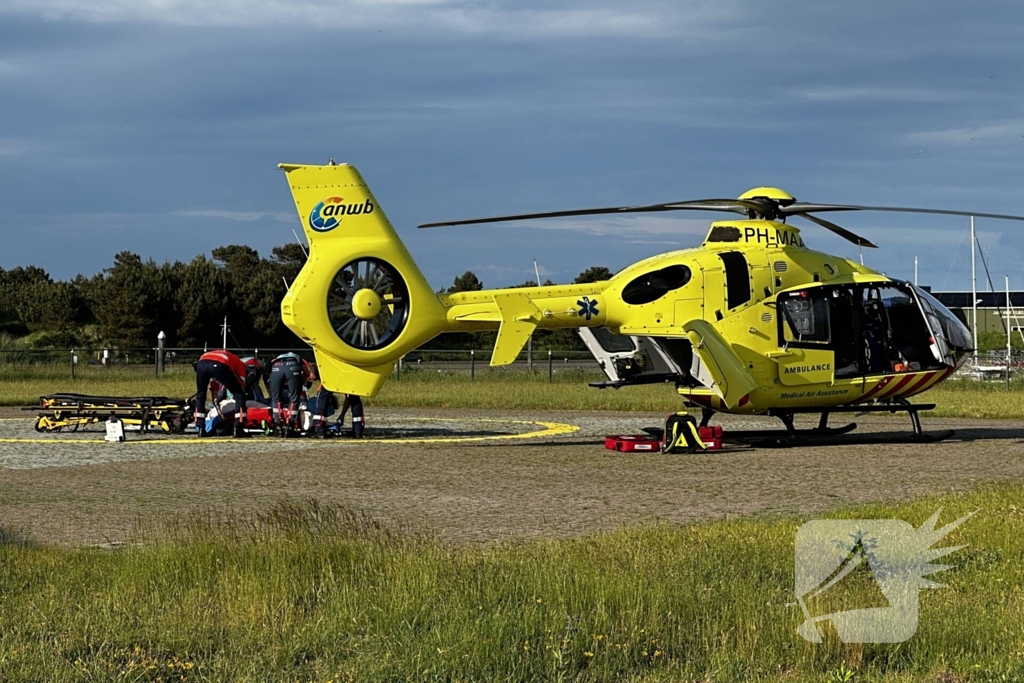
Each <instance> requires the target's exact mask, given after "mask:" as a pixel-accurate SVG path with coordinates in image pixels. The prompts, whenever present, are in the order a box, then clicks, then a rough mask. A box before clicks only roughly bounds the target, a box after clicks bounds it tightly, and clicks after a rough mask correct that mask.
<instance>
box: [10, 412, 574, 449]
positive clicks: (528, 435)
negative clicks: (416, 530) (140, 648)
mask: <svg viewBox="0 0 1024 683" xmlns="http://www.w3.org/2000/svg"><path fill="white" fill-rule="evenodd" d="M7 419H15V420H16V419H24V418H7ZM404 419H406V420H409V421H417V422H483V423H489V424H515V425H535V426H537V427H540V428H541V429H535V430H534V431H532V432H521V433H518V434H495V435H494V436H422V437H408V438H405V437H400V438H397V439H387V438H382V439H373V438H370V439H358V440H348V439H346V440H345V441H341V442H340V443H346V444H364V443H381V444H393V443H469V442H473V441H507V440H510V439H542V438H545V437H549V436H563V435H565V434H572V433H574V432H578V431H579V430H580V428H579V427H578V426H576V425H571V424H565V423H563V422H541V421H538V420H498V419H487V418H472V417H462V418H448V417H407V418H404ZM69 433H70V434H74V432H69ZM128 433H129V434H131V433H132V432H128ZM54 434H56V432H54ZM257 438H258V437H257ZM332 442H333V443H339V442H338V441H332ZM0 443H50V444H72V443H74V444H79V443H86V444H95V443H105V441H104V439H66V440H56V439H52V438H51V439H44V438H17V437H15V438H0ZM124 443H133V444H136V443H137V444H142V443H146V444H150V443H152V444H160V443H166V444H182V443H189V444H199V443H220V444H223V443H236V444H239V445H244V444H246V443H248V442H247V441H245V440H244V439H239V440H232V439H222V438H216V437H214V438H211V439H210V440H203V439H200V438H198V437H195V436H193V437H191V438H180V437H179V438H173V439H147V438H140V439H131V438H129V439H127V440H126V441H125V442H124ZM315 443H321V442H319V441H318V442H315Z"/></svg>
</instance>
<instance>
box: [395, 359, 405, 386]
mask: <svg viewBox="0 0 1024 683" xmlns="http://www.w3.org/2000/svg"><path fill="white" fill-rule="evenodd" d="M403 358H404V356H403ZM395 369H396V370H398V374H397V375H396V376H395V380H396V381H398V382H401V381H402V358H399V359H398V365H396V366H395Z"/></svg>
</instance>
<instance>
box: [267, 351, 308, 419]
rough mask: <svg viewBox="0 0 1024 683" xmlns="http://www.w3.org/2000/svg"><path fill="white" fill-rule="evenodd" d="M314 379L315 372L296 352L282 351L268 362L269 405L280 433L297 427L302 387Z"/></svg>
mask: <svg viewBox="0 0 1024 683" xmlns="http://www.w3.org/2000/svg"><path fill="white" fill-rule="evenodd" d="M315 379H316V373H314V372H313V369H312V368H311V367H310V365H309V363H307V362H306V361H305V359H303V358H302V357H300V356H299V355H298V354H297V353H291V352H289V353H282V354H281V355H280V356H278V357H277V358H275V359H274V360H273V361H272V362H271V363H270V382H269V384H270V406H271V408H272V409H273V411H274V413H273V414H274V423H275V424H276V425H277V426H278V427H279V428H281V431H282V434H288V433H290V432H291V431H293V430H297V429H298V428H299V424H298V407H299V402H300V401H301V400H302V392H303V388H304V387H305V386H306V385H308V384H309V383H310V382H312V381H313V380H315Z"/></svg>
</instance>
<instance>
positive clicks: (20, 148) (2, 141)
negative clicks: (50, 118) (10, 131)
mask: <svg viewBox="0 0 1024 683" xmlns="http://www.w3.org/2000/svg"><path fill="white" fill-rule="evenodd" d="M37 151H39V146H38V145H36V144H35V143H33V142H32V141H30V140H25V139H21V138H0V159H4V158H7V157H16V156H22V155H25V154H31V153H33V152H37Z"/></svg>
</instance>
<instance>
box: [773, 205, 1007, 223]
mask: <svg viewBox="0 0 1024 683" xmlns="http://www.w3.org/2000/svg"><path fill="white" fill-rule="evenodd" d="M808 211H814V212H816V213H817V212H820V211H889V212H895V213H931V214H939V215H942V216H974V217H975V218H998V219H1000V220H1007V221H1024V216H1011V215H1009V214H1004V213H976V212H974V211H948V210H946V209H914V208H910V207H906V206H857V205H854V204H811V203H808V202H794V203H792V204H790V205H789V206H780V207H779V213H782V214H794V213H801V214H806V213H807V212H808Z"/></svg>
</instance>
